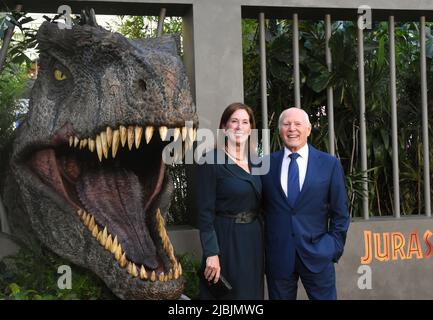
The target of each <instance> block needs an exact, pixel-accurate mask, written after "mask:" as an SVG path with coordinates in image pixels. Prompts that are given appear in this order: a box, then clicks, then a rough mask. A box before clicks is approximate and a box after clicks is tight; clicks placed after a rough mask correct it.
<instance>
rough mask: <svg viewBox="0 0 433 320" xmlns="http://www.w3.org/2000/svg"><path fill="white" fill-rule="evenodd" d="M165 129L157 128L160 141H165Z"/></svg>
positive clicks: (164, 127) (163, 127)
mask: <svg viewBox="0 0 433 320" xmlns="http://www.w3.org/2000/svg"><path fill="white" fill-rule="evenodd" d="M167 131H168V129H167V127H166V126H162V127H159V135H160V136H161V140H162V141H165V138H166V137H167Z"/></svg>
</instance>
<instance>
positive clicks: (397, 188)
mask: <svg viewBox="0 0 433 320" xmlns="http://www.w3.org/2000/svg"><path fill="white" fill-rule="evenodd" d="M388 24H389V72H390V80H391V87H390V89H391V92H390V93H391V123H392V179H393V185H394V217H396V218H400V177H399V167H398V132H397V84H396V83H397V82H396V70H395V32H394V16H389V21H388Z"/></svg>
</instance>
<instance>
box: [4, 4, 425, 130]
mask: <svg viewBox="0 0 433 320" xmlns="http://www.w3.org/2000/svg"><path fill="white" fill-rule="evenodd" d="M18 2H19V3H22V4H23V5H24V10H25V11H28V12H56V10H57V7H58V6H59V5H62V4H68V5H70V6H71V7H72V8H73V12H74V13H76V12H78V10H79V9H81V8H82V7H83V6H85V5H87V6H88V7H93V8H95V10H96V13H97V14H128V15H158V13H159V10H160V8H161V7H165V8H167V15H168V16H170V15H177V16H183V17H184V18H185V19H184V27H185V66H186V68H187V72H188V75H189V78H190V81H191V83H192V89H193V95H194V97H195V101H196V105H197V109H198V114H199V119H200V127H206V128H210V129H216V128H217V126H218V123H219V118H220V116H221V113H222V110H223V109H224V108H225V107H226V106H227V105H228V104H229V103H231V102H234V101H243V98H244V97H243V71H242V40H241V37H242V35H241V18H242V17H250V18H257V15H258V12H260V11H263V12H265V13H266V17H267V18H269V17H285V18H287V19H291V13H292V12H299V13H300V15H299V19H313V18H318V19H323V17H324V15H325V14H326V13H330V14H331V15H332V17H333V18H334V19H336V18H340V19H342V18H345V19H346V20H351V19H355V18H356V14H357V8H358V7H359V6H360V5H365V4H367V5H369V6H370V7H371V8H372V10H373V18H374V17H375V15H376V16H377V15H379V14H381V15H382V17H385V16H386V15H387V14H389V13H390V12H391V10H392V12H393V14H395V15H397V16H401V17H405V16H410V17H411V18H414V17H416V19H415V20H418V18H417V16H418V15H419V14H421V13H422V14H423V15H427V16H428V17H429V16H430V17H433V1H431V0H413V1H405V0H368V1H364V0H320V1H318V0H266V1H263V0H84V1H83V0H79V1H75V0H72V1H64V0H53V1H34V0H6V1H5V3H6V4H8V5H9V7H13V6H14V4H15V3H18ZM107 3H109V4H107ZM385 20H386V19H385ZM288 94H292V93H290V92H288Z"/></svg>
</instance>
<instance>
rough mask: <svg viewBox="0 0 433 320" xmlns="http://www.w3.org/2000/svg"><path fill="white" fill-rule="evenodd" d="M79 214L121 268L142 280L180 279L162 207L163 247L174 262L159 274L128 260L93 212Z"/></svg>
mask: <svg viewBox="0 0 433 320" xmlns="http://www.w3.org/2000/svg"><path fill="white" fill-rule="evenodd" d="M116 131H117V130H116ZM117 132H118V133H119V131H117ZM115 135H116V134H115V132H113V137H114V136H115ZM117 141H118V140H117ZM77 214H78V216H79V218H80V219H81V220H82V221H83V224H84V225H85V226H86V227H87V228H88V229H89V231H90V232H91V234H92V237H94V238H96V240H97V241H98V242H99V243H100V244H101V245H102V246H103V247H104V249H105V250H107V251H110V252H111V253H112V254H113V256H114V258H115V259H116V261H117V262H118V263H119V266H120V267H121V268H125V267H127V272H128V273H129V274H130V275H131V276H133V277H134V278H137V277H139V278H140V279H141V280H142V281H152V282H155V281H160V282H166V281H171V280H175V279H178V278H179V277H180V276H181V275H182V266H181V265H180V263H178V262H177V261H176V258H175V256H174V251H173V246H172V244H171V243H170V240H169V238H168V236H167V231H166V229H165V223H164V218H163V217H162V215H161V211H160V209H158V210H157V212H156V220H157V227H158V232H159V236H160V237H161V241H162V244H163V248H164V250H165V251H166V253H167V254H168V256H169V258H170V260H171V261H172V263H173V268H171V269H170V270H169V271H168V272H167V273H165V272H164V271H163V272H160V273H158V274H157V273H156V270H152V271H147V270H146V268H145V266H144V265H138V266H137V265H136V264H135V263H134V262H132V261H128V259H127V258H126V252H122V246H121V244H120V241H119V239H118V237H117V236H113V235H111V234H110V233H109V232H108V229H107V226H105V227H104V229H103V230H102V231H101V230H100V229H99V227H98V224H97V223H96V220H95V217H94V216H93V215H92V214H90V213H87V212H86V211H85V210H83V209H78V210H77ZM113 238H114V239H113Z"/></svg>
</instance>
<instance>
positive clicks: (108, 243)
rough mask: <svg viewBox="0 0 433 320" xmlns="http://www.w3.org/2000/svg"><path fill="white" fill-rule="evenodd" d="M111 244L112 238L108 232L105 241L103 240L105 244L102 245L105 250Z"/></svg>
mask: <svg viewBox="0 0 433 320" xmlns="http://www.w3.org/2000/svg"><path fill="white" fill-rule="evenodd" d="M112 244H113V238H112V237H111V234H109V235H108V237H107V241H105V245H104V248H105V250H108V251H110V249H111V245H112Z"/></svg>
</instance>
